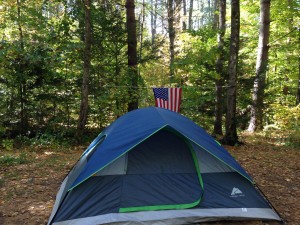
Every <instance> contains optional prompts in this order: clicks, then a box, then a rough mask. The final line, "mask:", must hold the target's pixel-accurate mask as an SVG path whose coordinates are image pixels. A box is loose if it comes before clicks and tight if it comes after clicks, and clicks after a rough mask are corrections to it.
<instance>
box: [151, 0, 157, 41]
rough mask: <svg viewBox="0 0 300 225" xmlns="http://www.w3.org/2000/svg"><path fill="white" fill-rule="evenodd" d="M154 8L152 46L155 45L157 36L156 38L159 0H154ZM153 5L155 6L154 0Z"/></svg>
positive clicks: (152, 12)
mask: <svg viewBox="0 0 300 225" xmlns="http://www.w3.org/2000/svg"><path fill="white" fill-rule="evenodd" d="M154 1H155V2H154V8H152V11H151V41H152V46H154V43H155V38H156V20H157V4H158V3H157V1H158V0H154ZM151 6H153V0H151Z"/></svg>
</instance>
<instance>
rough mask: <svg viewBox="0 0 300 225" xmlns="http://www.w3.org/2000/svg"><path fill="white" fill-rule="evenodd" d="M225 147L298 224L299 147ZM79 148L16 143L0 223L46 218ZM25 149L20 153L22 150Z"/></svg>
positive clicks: (229, 224) (6, 171) (0, 188)
mask: <svg viewBox="0 0 300 225" xmlns="http://www.w3.org/2000/svg"><path fill="white" fill-rule="evenodd" d="M226 148H227V149H228V150H229V151H230V153H231V154H232V155H233V156H234V157H235V158H236V159H237V160H238V162H239V163H240V164H241V165H242V166H243V167H244V168H245V169H246V170H247V171H248V172H249V174H250V175H251V176H252V177H253V178H254V180H255V181H256V183H257V184H258V186H259V187H260V189H261V190H262V191H263V192H264V194H265V195H266V196H267V198H268V199H269V201H270V202H271V203H272V205H273V206H274V207H275V208H276V210H277V211H278V212H279V214H280V215H281V216H282V217H283V219H284V220H285V221H286V223H287V224H289V225H300V176H299V175H300V163H299V162H300V149H297V148H291V147H286V146H284V147H283V146H280V144H278V142H277V141H274V140H268V142H267V143H265V140H264V139H260V140H255V139H252V140H250V141H249V140H247V141H245V144H244V145H242V146H236V147H228V146H226ZM83 150H84V148H82V147H77V148H75V149H74V148H73V149H72V150H71V149H69V150H63V151H62V150H59V149H56V150H51V149H49V148H48V149H34V148H33V149H32V148H31V149H30V148H27V149H19V150H13V152H12V151H10V152H5V151H4V150H0V157H1V156H3V155H5V154H15V155H18V154H21V152H23V153H22V154H23V156H24V154H25V156H26V157H25V158H26V162H25V163H23V164H20V163H15V164H14V163H10V164H9V163H8V164H7V165H1V167H0V193H1V195H0V225H2V224H3V225H11V224H12V225H16V224H17V225H18V224H28V225H35V224H36V225H38V224H46V223H47V220H48V217H49V215H50V213H51V209H52V206H53V204H54V201H55V196H56V193H57V191H58V188H59V186H60V184H61V182H62V180H63V178H64V177H65V176H66V174H67V173H68V171H69V170H70V169H71V168H72V166H73V165H74V163H75V162H76V161H77V159H78V158H79V156H80V155H81V153H82V151H83ZM24 152H25V153H24ZM206 224H210V225H225V224H226V225H233V224H242V225H262V224H263V225H275V224H279V223H278V222H272V221H264V222H263V221H248V222H247V221H246V222H234V221H221V222H214V223H206Z"/></svg>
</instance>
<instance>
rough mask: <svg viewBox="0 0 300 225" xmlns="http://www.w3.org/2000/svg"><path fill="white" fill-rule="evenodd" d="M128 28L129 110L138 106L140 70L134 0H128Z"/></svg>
mask: <svg viewBox="0 0 300 225" xmlns="http://www.w3.org/2000/svg"><path fill="white" fill-rule="evenodd" d="M125 7H126V28H127V45H128V52H127V56H128V64H127V65H128V77H129V80H130V83H129V89H128V95H129V101H128V108H127V110H128V112H129V111H132V110H134V109H137V108H138V104H139V102H138V71H137V64H138V62H137V35H136V21H135V14H134V9H135V4H134V0H126V5H125Z"/></svg>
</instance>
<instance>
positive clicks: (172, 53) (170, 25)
mask: <svg viewBox="0 0 300 225" xmlns="http://www.w3.org/2000/svg"><path fill="white" fill-rule="evenodd" d="M167 4H168V5H167V11H168V34H169V42H170V43H169V54H170V63H169V67H170V69H169V70H170V72H169V77H170V83H172V81H173V78H174V60H175V27H174V0H168V1H167Z"/></svg>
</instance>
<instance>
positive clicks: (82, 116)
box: [76, 0, 92, 141]
mask: <svg viewBox="0 0 300 225" xmlns="http://www.w3.org/2000/svg"><path fill="white" fill-rule="evenodd" d="M84 12H85V18H84V25H85V28H84V44H85V47H84V56H83V57H84V59H83V79H82V87H81V103H80V111H79V118H78V123H77V134H76V137H77V140H78V141H80V140H81V137H82V134H83V130H84V128H85V125H86V122H87V117H88V107H89V103H88V96H89V77H90V67H91V45H92V29H91V0H85V1H84Z"/></svg>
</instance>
